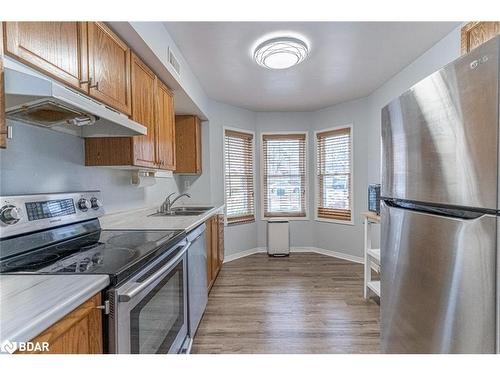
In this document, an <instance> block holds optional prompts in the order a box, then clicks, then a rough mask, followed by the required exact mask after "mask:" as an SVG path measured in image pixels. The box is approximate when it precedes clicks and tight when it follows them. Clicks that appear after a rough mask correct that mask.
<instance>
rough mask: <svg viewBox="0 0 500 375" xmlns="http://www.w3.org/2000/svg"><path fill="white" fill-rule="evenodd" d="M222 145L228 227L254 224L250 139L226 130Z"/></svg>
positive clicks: (251, 141)
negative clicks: (238, 224) (234, 224)
mask: <svg viewBox="0 0 500 375" xmlns="http://www.w3.org/2000/svg"><path fill="white" fill-rule="evenodd" d="M224 135H225V142H224V154H225V161H226V163H225V168H226V170H225V178H226V181H225V183H226V215H227V222H228V223H230V224H231V223H245V222H250V221H253V220H255V204H254V188H253V185H254V184H253V160H254V156H253V135H252V134H250V133H244V132H239V131H233V130H228V129H226V131H225V133H224Z"/></svg>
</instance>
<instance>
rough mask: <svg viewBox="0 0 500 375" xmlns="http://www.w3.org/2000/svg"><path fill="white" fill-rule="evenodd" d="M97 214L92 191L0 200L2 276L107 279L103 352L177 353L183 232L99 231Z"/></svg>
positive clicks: (99, 208)
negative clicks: (100, 277) (74, 276)
mask: <svg viewBox="0 0 500 375" xmlns="http://www.w3.org/2000/svg"><path fill="white" fill-rule="evenodd" d="M103 214H104V209H103V204H102V201H101V198H100V193H99V192H98V191H86V192H74V193H58V194H37V195H22V196H21V195H20V196H4V197H0V273H2V274H19V275H23V274H28V275H29V274H65V275H68V277H71V275H75V274H79V275H81V274H107V275H109V278H110V286H109V288H108V289H107V290H105V291H103V294H104V300H105V304H104V310H105V314H106V315H107V319H104V321H105V330H104V331H105V333H106V336H107V337H105V342H107V343H108V345H107V351H109V352H111V353H147V354H152V353H179V352H181V351H182V350H183V345H185V342H186V341H187V340H186V337H187V327H188V326H187V324H188V322H187V320H188V318H187V268H186V264H187V255H186V252H187V249H188V247H189V246H190V243H189V242H188V241H187V240H186V235H185V233H184V231H181V230H127V231H123V230H102V229H101V227H100V225H99V219H98V218H99V217H100V216H101V215H103ZM106 339H107V340H106Z"/></svg>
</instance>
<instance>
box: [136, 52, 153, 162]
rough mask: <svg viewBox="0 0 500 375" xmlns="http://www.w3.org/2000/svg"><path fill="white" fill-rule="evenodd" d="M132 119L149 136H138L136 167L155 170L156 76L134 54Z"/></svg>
mask: <svg viewBox="0 0 500 375" xmlns="http://www.w3.org/2000/svg"><path fill="white" fill-rule="evenodd" d="M131 77H132V79H131V81H132V82H131V83H132V119H133V120H134V121H137V122H138V123H140V124H142V125H144V126H145V127H146V128H147V129H148V133H147V135H144V136H142V135H141V136H136V137H134V138H133V142H134V165H138V166H143V167H150V168H155V167H156V166H157V157H156V147H155V145H156V137H157V131H156V128H157V125H156V116H155V111H156V86H157V78H156V75H155V74H154V73H153V72H152V71H151V69H149V68H148V67H147V66H146V65H145V64H144V63H143V62H142V61H141V60H140V59H139V58H138V57H137V56H136V55H135V54H132V75H131Z"/></svg>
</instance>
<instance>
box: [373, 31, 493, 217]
mask: <svg viewBox="0 0 500 375" xmlns="http://www.w3.org/2000/svg"><path fill="white" fill-rule="evenodd" d="M499 42H500V38H495V39H492V40H491V41H490V42H488V43H485V44H484V45H483V46H482V47H479V48H477V49H475V50H474V51H472V52H471V53H469V54H468V55H466V56H464V57H462V58H460V59H459V60H457V61H456V62H454V63H452V64H450V65H448V66H446V67H445V68H443V69H441V70H439V71H438V72H436V73H434V74H432V75H431V76H429V77H427V78H425V79H424V80H422V81H420V82H419V83H417V84H416V85H415V86H413V87H412V88H411V89H410V90H408V91H407V92H405V93H404V94H403V95H401V96H400V97H399V98H398V99H396V100H394V101H392V102H391V103H390V104H389V105H387V106H386V107H384V108H383V109H382V192H381V194H382V196H384V197H387V198H398V199H405V200H413V201H420V202H427V203H437V204H446V205H457V206H464V207H477V208H488V209H497V194H496V192H497V173H498V167H497V165H498V162H497V160H498V159H497V148H498V134H497V132H498V103H499V99H498V83H499V77H498V64H499V62H498V49H499Z"/></svg>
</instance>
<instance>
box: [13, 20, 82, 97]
mask: <svg viewBox="0 0 500 375" xmlns="http://www.w3.org/2000/svg"><path fill="white" fill-rule="evenodd" d="M5 53H6V54H8V55H10V56H12V57H14V58H15V59H17V60H20V61H21V62H23V63H25V64H27V65H30V66H31V67H34V68H36V69H38V70H41V71H42V72H43V73H46V74H48V75H50V76H52V77H54V78H56V79H58V80H60V81H62V82H64V83H66V84H68V85H70V86H72V87H74V88H76V89H79V90H84V91H86V90H87V84H86V83H82V82H85V81H87V75H88V71H87V25H86V23H85V22H5Z"/></svg>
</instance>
